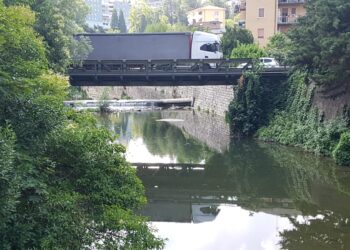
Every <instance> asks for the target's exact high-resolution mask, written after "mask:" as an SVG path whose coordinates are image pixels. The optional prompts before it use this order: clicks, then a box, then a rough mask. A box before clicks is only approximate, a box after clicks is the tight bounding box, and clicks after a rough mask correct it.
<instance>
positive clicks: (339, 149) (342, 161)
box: [333, 131, 350, 166]
mask: <svg viewBox="0 0 350 250" xmlns="http://www.w3.org/2000/svg"><path fill="white" fill-rule="evenodd" d="M333 157H334V159H335V161H336V162H337V164H339V165H343V166H350V131H347V132H345V133H343V134H342V135H341V137H340V140H339V143H338V145H337V146H336V147H335V149H334V151H333Z"/></svg>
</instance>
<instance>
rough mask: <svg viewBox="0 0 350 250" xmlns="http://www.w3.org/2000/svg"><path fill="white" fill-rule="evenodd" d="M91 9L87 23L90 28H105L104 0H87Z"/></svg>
mask: <svg viewBox="0 0 350 250" xmlns="http://www.w3.org/2000/svg"><path fill="white" fill-rule="evenodd" d="M85 3H86V5H87V6H88V7H89V14H88V15H87V16H86V23H87V25H88V26H89V27H91V28H93V27H94V26H103V20H102V0H85Z"/></svg>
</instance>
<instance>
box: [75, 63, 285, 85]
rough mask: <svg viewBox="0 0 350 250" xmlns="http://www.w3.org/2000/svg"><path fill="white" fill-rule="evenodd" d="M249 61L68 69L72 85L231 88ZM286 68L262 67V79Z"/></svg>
mask: <svg viewBox="0 0 350 250" xmlns="http://www.w3.org/2000/svg"><path fill="white" fill-rule="evenodd" d="M252 67H254V66H252V61H251V59H221V60H215V59H206V60H196V59H194V60H193V59H192V60H147V61H145V60H142V61H139V60H131V61H128V60H115V61H84V62H83V64H82V65H75V66H73V67H72V68H71V69H70V70H69V75H70V82H71V85H73V86H175V85H176V86H187V85H194V86H196V85H232V84H235V83H236V82H237V79H239V78H240V77H241V76H242V74H243V73H244V72H245V71H246V70H249V69H250V68H252ZM287 72H288V69H286V68H285V67H280V68H265V69H264V70H263V71H262V73H261V74H262V76H263V77H281V76H282V77H283V76H286V74H287Z"/></svg>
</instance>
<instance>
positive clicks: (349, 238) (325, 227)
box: [280, 211, 350, 250]
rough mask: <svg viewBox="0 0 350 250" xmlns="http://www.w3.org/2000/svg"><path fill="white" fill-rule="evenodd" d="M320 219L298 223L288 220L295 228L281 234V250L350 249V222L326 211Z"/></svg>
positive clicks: (346, 218)
mask: <svg viewBox="0 0 350 250" xmlns="http://www.w3.org/2000/svg"><path fill="white" fill-rule="evenodd" d="M322 215H323V216H322V218H317V217H316V218H312V219H306V221H302V222H300V221H298V220H297V219H296V218H290V222H291V223H292V224H293V226H294V227H295V228H294V229H293V230H290V231H284V232H282V233H281V237H282V240H281V242H280V244H281V246H282V248H283V249H289V250H291V249H297V250H302V249H350V220H349V217H343V216H341V215H339V214H334V213H332V212H329V211H326V212H324V213H322Z"/></svg>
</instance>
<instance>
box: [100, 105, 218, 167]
mask: <svg viewBox="0 0 350 250" xmlns="http://www.w3.org/2000/svg"><path fill="white" fill-rule="evenodd" d="M98 119H99V123H100V124H101V125H103V126H105V127H107V128H109V129H110V130H112V131H113V132H114V133H115V134H118V135H120V137H122V138H123V137H127V136H131V135H128V134H127V133H128V129H129V130H131V131H129V132H132V137H134V138H135V137H141V136H142V137H143V141H144V143H145V144H146V146H147V149H148V150H149V151H150V153H152V154H154V155H160V156H165V155H169V156H170V157H173V158H176V159H177V161H178V162H179V163H198V162H200V161H201V160H203V159H205V158H207V157H208V155H210V154H211V153H210V150H209V149H208V147H207V146H206V145H204V144H203V143H201V142H199V141H197V140H195V139H193V138H192V137H191V136H189V135H188V134H185V133H184V132H183V131H182V130H181V129H179V128H177V127H175V126H173V125H171V124H169V123H167V122H161V121H157V120H158V119H161V114H160V113H158V112H152V113H117V114H101V115H99V117H98Z"/></svg>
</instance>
